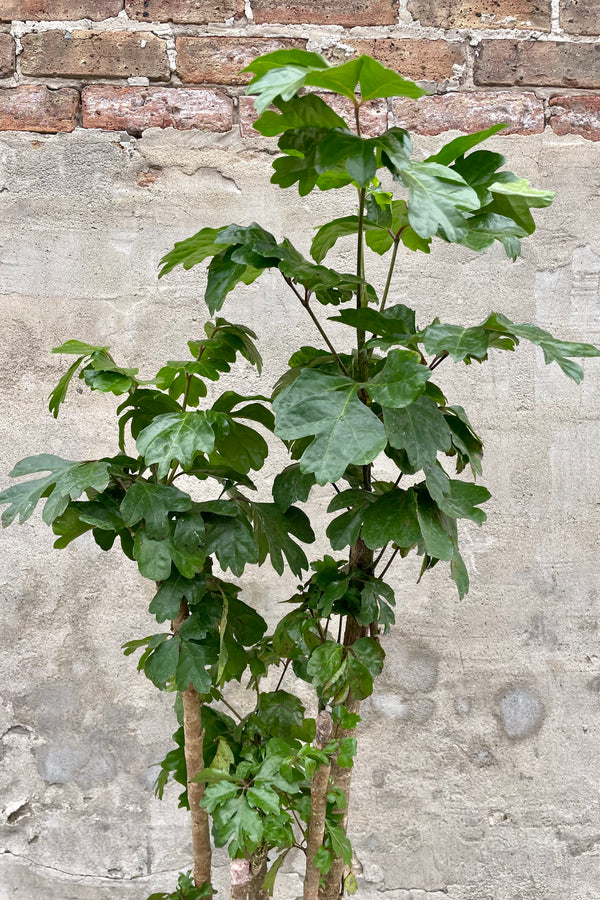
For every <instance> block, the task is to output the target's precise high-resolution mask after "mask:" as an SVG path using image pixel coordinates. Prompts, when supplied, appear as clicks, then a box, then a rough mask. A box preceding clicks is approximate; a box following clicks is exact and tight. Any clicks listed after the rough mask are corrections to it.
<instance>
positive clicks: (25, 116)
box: [0, 84, 79, 134]
mask: <svg viewBox="0 0 600 900" xmlns="http://www.w3.org/2000/svg"><path fill="white" fill-rule="evenodd" d="M78 110H79V93H78V92H77V91H76V90H74V89H73V88H61V89H60V90H59V91H51V90H50V89H49V88H47V87H46V86H45V85H42V84H24V85H21V86H20V87H16V88H5V89H3V90H0V131H37V132H41V133H48V134H50V133H51V134H55V133H56V132H57V131H73V129H74V128H75V126H76V124H77V113H78Z"/></svg>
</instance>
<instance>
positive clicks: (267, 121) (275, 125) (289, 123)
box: [253, 94, 346, 137]
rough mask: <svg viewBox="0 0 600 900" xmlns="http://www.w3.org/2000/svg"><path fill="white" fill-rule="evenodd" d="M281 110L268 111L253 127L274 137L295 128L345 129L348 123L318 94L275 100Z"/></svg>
mask: <svg viewBox="0 0 600 900" xmlns="http://www.w3.org/2000/svg"><path fill="white" fill-rule="evenodd" d="M275 106H276V107H277V109H279V110H280V112H279V113H276V112H274V111H272V110H266V111H265V112H264V113H263V114H262V116H260V118H258V119H257V120H256V122H255V123H254V125H253V127H254V128H255V129H256V131H258V132H260V134H262V135H265V137H274V136H275V135H277V134H282V133H283V132H284V131H290V130H291V129H293V128H345V127H346V123H345V122H344V120H343V119H342V118H340V116H338V114H337V113H335V112H334V111H333V110H332V108H331V107H330V106H329V105H328V104H327V103H325V101H324V100H322V99H321V97H318V96H317V95H316V94H305V95H304V96H303V97H292V99H291V100H281V99H276V100H275Z"/></svg>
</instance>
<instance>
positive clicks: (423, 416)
mask: <svg viewBox="0 0 600 900" xmlns="http://www.w3.org/2000/svg"><path fill="white" fill-rule="evenodd" d="M383 421H384V425H385V428H386V432H387V435H388V439H389V442H390V444H391V445H392V447H395V448H396V449H398V450H406V453H407V455H408V458H409V461H410V462H411V463H412V464H413V465H414V466H415V468H416V469H421V468H423V466H426V465H429V464H432V463H433V462H435V459H436V457H437V453H438V451H439V450H441V451H443V452H447V451H448V450H450V447H451V432H450V428H449V427H448V424H447V422H446V419H445V417H444V416H443V414H442V413H441V412H440V410H439V409H438V407H437V404H436V403H434V402H433V400H430V399H429V397H426V396H421V397H419V398H418V399H417V400H415V402H414V403H411V405H410V406H407V407H405V408H404V409H384V411H383Z"/></svg>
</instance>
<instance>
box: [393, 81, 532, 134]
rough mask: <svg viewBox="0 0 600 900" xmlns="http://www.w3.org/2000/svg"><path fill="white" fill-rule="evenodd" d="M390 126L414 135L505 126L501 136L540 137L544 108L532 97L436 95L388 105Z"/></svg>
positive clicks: (525, 95) (474, 94) (478, 94)
mask: <svg viewBox="0 0 600 900" xmlns="http://www.w3.org/2000/svg"><path fill="white" fill-rule="evenodd" d="M392 114H393V117H394V124H395V125H399V126H400V127H402V128H407V129H408V130H409V131H415V132H417V133H418V134H440V133H441V132H442V131H463V132H465V133H466V134H471V133H472V132H474V131H482V130H483V129H484V128H489V127H490V126H491V125H497V124H498V123H499V122H504V123H506V124H507V125H509V126H510V127H509V128H506V129H505V130H504V131H503V132H502V134H540V133H541V132H542V131H543V130H544V106H543V102H542V101H541V100H538V98H537V97H536V96H535V94H527V93H519V94H512V93H509V92H508V91H499V92H497V93H496V92H493V93H492V92H489V93H481V92H480V93H467V92H465V93H460V94H455V93H453V94H436V95H433V96H430V97H422V98H421V99H420V100H409V99H408V98H404V97H402V98H400V97H397V98H395V99H394V100H393V101H392Z"/></svg>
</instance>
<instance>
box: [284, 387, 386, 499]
mask: <svg viewBox="0 0 600 900" xmlns="http://www.w3.org/2000/svg"><path fill="white" fill-rule="evenodd" d="M358 389H359V385H358V384H357V383H356V382H354V381H352V380H351V379H349V378H344V377H343V376H337V375H326V374H324V373H323V372H318V371H315V370H312V369H308V370H304V371H303V372H302V373H301V375H300V377H299V378H297V379H296V380H295V381H294V382H293V384H291V385H290V387H289V388H286V390H284V391H282V392H281V393H280V394H279V395H278V396H277V397H276V399H275V401H274V403H273V409H274V411H275V433H276V434H277V435H278V436H279V437H281V438H283V439H284V440H294V439H297V438H302V437H309V436H313V435H316V437H315V439H314V440H313V441H312V442H311V443H310V444H309V446H308V447H307V448H306V450H305V451H304V453H303V455H302V458H301V460H300V468H301V469H302V471H303V472H313V473H314V475H315V478H316V480H317V482H318V483H319V484H326V483H327V482H329V481H337V479H338V478H340V477H341V476H342V475H343V473H344V471H345V470H346V467H347V466H348V465H350V464H354V465H366V464H367V463H369V462H372V461H373V460H374V459H375V458H376V457H377V456H378V455H379V453H381V452H382V451H383V449H384V448H385V445H386V437H385V431H384V428H383V426H382V424H381V422H380V421H379V419H378V418H377V416H375V415H374V413H372V412H371V410H370V409H369V408H368V407H367V406H365V404H364V403H362V402H361V401H360V399H359V398H358V395H357V394H358Z"/></svg>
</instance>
